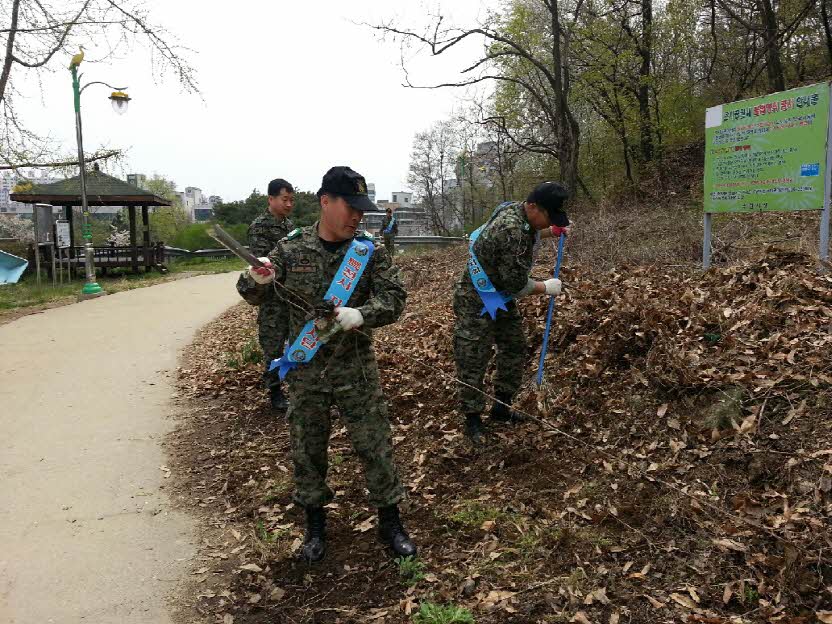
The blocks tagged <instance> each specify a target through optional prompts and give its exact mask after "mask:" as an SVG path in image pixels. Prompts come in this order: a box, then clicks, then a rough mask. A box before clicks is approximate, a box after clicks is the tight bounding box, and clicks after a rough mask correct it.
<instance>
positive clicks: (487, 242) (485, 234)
mask: <svg viewBox="0 0 832 624" xmlns="http://www.w3.org/2000/svg"><path fill="white" fill-rule="evenodd" d="M568 197H569V193H568V191H567V189H566V188H565V187H563V186H562V185H560V184H558V183H557V182H543V183H541V184H538V185H537V186H536V187H535V188H534V189H533V190H532V192H531V193H529V196H528V198H527V199H526V201H525V202H506V203H504V204H501V205H500V206H498V207H497V209H496V210H495V211H494V213H493V214H492V215H491V218H490V219H489V220H488V222H486V224H485V225H483V226H482V227H481V228H480V229H479V230H477V231H476V232H475V233H473V234H472V235H471V238H472V240H473V241H474V242H473V244H472V245H470V250H471V252H472V253H471V258H469V263H468V267H466V269H465V270H464V271H463V272H462V274H461V275H460V276H459V280H458V281H457V283H456V286H455V289H454V315H455V317H456V318H455V323H454V360H455V362H456V370H457V377H459V379H461V380H462V381H464V382H465V384H467V385H462V384H460V385H459V401H460V406H461V411H462V413H463V414H464V416H465V433H466V435H467V436H468V437H469V438H470V439H471V441H472V442H473V443H474V444H475V445H477V444H481V443H482V442H483V436H484V433H485V428H484V424H483V421H482V412H483V410H484V409H485V397H484V396H483V395H482V393H481V392H477V390H482V389H483V379H484V377H485V372H486V370H487V368H488V364H489V361H490V360H491V355H492V349H493V347H494V345H496V348H497V364H496V371H495V376H494V391H495V396H496V398H497V399H498V400H499V401H500V402H495V403H494V404H493V406H492V408H491V419H492V420H495V421H502V422H510V421H512V420H513V413H512V412H511V410H510V409H509V408H508V407H506V405H511V402H512V401H513V399H514V396H515V394H517V391H518V390H519V389H520V384H521V383H522V378H523V368H524V365H525V362H526V357H527V349H528V347H527V345H526V339H525V336H524V335H523V327H522V322H521V318H520V314H519V312H518V311H517V305H516V302H515V300H516V299H519V298H520V297H525V296H526V295H531V294H541V295H558V294H560V291H561V283H560V280H558V279H554V278H553V279H548V280H546V281H543V282H537V281H534V280H532V279H531V278H530V277H529V272H530V271H531V268H532V260H533V250H534V245H535V242H536V241H537V239H538V236H539V232H541V231H547V230H549V229H550V228H552V227H553V226H556V227H559V228H566V227H568V226H569V219H568V218H567V216H566V212H565V211H564V209H563V204H564V202H565V201H566V199H567V198H568ZM546 233H547V234H549V232H546ZM474 279H476V280H477V283H478V286H475V284H474V281H473V280H474ZM489 282H490V288H491V290H492V291H494V292H493V293H489V292H484V290H487V289H488V288H489ZM489 296H490V297H492V298H493V297H496V298H497V299H496V304H495V303H494V300H493V299H491V300H490V303H491V305H490V307H491V312H493V315H494V317H493V318H492V314H491V313H489V312H488V311H487V310H486V308H488V307H489V305H486V301H487V300H488V298H489ZM504 404H505V405H504Z"/></svg>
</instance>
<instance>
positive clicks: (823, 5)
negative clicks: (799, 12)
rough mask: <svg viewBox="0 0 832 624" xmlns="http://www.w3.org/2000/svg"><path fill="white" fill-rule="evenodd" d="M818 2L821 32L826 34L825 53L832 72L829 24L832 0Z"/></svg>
mask: <svg viewBox="0 0 832 624" xmlns="http://www.w3.org/2000/svg"><path fill="white" fill-rule="evenodd" d="M819 1H820V17H821V19H822V20H823V31H824V33H825V34H826V52H827V54H828V55H829V69H830V71H832V25H831V24H830V23H829V4H830V2H832V0H819Z"/></svg>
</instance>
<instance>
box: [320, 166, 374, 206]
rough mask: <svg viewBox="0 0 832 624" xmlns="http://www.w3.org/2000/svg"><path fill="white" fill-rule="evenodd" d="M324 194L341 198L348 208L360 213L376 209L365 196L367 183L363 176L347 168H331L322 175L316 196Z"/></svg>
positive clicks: (367, 196) (368, 197)
mask: <svg viewBox="0 0 832 624" xmlns="http://www.w3.org/2000/svg"><path fill="white" fill-rule="evenodd" d="M324 193H329V194H330V195H338V196H339V197H343V198H344V199H345V200H346V201H347V203H348V204H349V205H350V206H352V207H353V208H355V209H356V210H361V211H362V212H366V211H367V210H375V209H376V205H375V204H374V203H373V202H371V201H370V196H369V195H367V181H366V180H365V179H364V176H363V175H361V174H360V173H357V172H355V171H353V170H352V169H350V168H349V167H333V168H332V169H330V170H329V171H327V172H326V173H325V174H324V179H323V181H322V182H321V190H320V191H318V195H322V194H324Z"/></svg>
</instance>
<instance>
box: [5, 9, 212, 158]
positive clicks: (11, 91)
mask: <svg viewBox="0 0 832 624" xmlns="http://www.w3.org/2000/svg"><path fill="white" fill-rule="evenodd" d="M137 41H138V42H142V43H144V44H145V45H146V47H147V48H148V49H149V50H150V53H151V63H152V66H153V70H154V72H155V73H156V74H157V75H158V76H160V77H161V76H164V75H165V74H167V73H169V72H172V73H173V74H174V75H175V76H176V79H177V80H178V81H179V83H180V85H181V86H182V88H183V89H184V90H185V91H186V92H192V93H196V92H198V86H197V81H196V74H195V71H194V69H193V68H192V67H191V65H190V64H189V63H188V62H187V60H186V58H185V57H186V54H187V52H188V50H187V49H186V48H183V47H181V46H179V45H177V44H176V43H174V38H173V36H172V35H171V34H170V33H168V32H167V31H166V30H165V29H164V28H163V27H162V26H160V25H159V24H157V23H154V22H153V21H151V18H150V14H149V12H148V10H147V9H146V8H145V7H144V5H143V3H142V2H141V0H6V1H5V2H2V3H0V50H2V52H1V53H2V54H3V56H2V57H0V124H1V125H2V130H3V131H2V133H1V134H2V136H1V137H0V161H2V163H3V164H4V165H5V167H6V168H18V167H22V166H29V167H31V166H35V167H43V166H56V165H66V162H58V163H56V162H55V160H56V158H55V152H56V151H57V150H56V148H55V146H54V145H53V144H52V143H50V142H49V141H48V140H46V139H45V138H43V137H42V136H41V135H40V133H38V132H36V131H34V130H33V129H31V128H28V127H26V125H25V124H24V122H23V120H21V118H20V116H19V115H18V112H17V109H16V107H15V99H16V98H17V97H19V96H20V95H21V92H20V88H19V87H18V84H23V82H26V83H29V84H33V83H37V81H38V80H39V79H40V78H42V77H43V74H44V73H51V72H55V71H59V70H64V69H65V68H66V63H67V62H68V60H69V57H70V56H71V54H74V53H75V52H77V50H78V47H79V46H80V45H84V44H86V46H85V47H86V48H88V49H89V50H90V52H89V53H88V54H89V55H90V56H92V57H93V58H94V60H97V61H102V60H105V59H109V58H114V57H117V56H118V54H119V50H120V49H122V48H127V47H128V46H129V45H130V44H131V43H133V42H137ZM110 152H116V153H117V152H118V150H110ZM111 155H112V154H111ZM103 156H107V150H104V151H102V152H99V153H97V154H93V155H91V158H93V159H94V158H96V157H98V158H101V157H103ZM59 160H60V159H59ZM64 160H65V159H64Z"/></svg>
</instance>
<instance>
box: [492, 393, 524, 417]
mask: <svg viewBox="0 0 832 624" xmlns="http://www.w3.org/2000/svg"><path fill="white" fill-rule="evenodd" d="M512 398H513V397H512V396H511V395H510V394H507V393H505V392H498V393H497V401H500V403H498V402H497V401H495V402H494V405H492V406H491V419H492V420H496V421H497V422H501V423H512V424H513V423H516V422H519V421H520V420H521V418H520V414H518V413H517V412H515V411H514V410H513V409H511V408H510V407H509V405H511V401H512ZM503 403H505V405H503Z"/></svg>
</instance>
